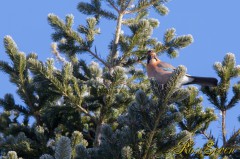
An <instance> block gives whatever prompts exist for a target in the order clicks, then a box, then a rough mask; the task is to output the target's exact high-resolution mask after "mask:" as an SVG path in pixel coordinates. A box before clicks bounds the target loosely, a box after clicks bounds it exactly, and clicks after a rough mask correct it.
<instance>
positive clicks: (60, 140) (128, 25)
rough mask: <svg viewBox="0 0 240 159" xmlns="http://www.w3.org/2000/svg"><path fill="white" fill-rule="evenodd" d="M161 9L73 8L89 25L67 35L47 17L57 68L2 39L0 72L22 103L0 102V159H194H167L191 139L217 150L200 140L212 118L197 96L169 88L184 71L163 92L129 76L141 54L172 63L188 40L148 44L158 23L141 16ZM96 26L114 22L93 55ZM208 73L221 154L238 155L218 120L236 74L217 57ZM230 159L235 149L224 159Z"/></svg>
mask: <svg viewBox="0 0 240 159" xmlns="http://www.w3.org/2000/svg"><path fill="white" fill-rule="evenodd" d="M167 2H168V0H138V1H134V0H104V1H102V0H91V1H90V2H80V3H79V4H78V6H77V8H78V10H79V11H80V12H81V13H82V14H85V15H88V16H90V17H89V18H87V19H86V25H81V24H80V25H79V26H78V28H77V29H74V27H73V23H74V17H73V15H67V16H66V18H65V20H62V19H60V18H59V17H58V16H56V15H54V14H49V16H48V21H49V24H50V25H51V26H52V28H53V29H54V33H53V34H52V39H53V41H54V42H55V43H54V44H53V45H52V48H53V53H54V54H55V57H56V60H59V61H61V63H62V67H61V68H56V67H55V64H54V62H55V60H54V59H48V60H47V61H46V62H43V61H40V60H39V59H38V57H37V54H33V53H31V54H28V55H26V54H25V53H23V52H20V51H19V49H18V47H17V45H16V44H15V42H14V40H13V39H12V38H11V37H10V36H6V37H5V38H4V45H5V49H6V54H7V55H8V56H9V58H10V60H11V63H7V62H5V61H0V70H1V71H3V72H5V73H6V74H8V75H9V78H10V82H12V83H13V84H15V85H16V86H17V89H16V90H17V94H18V95H19V97H20V98H21V99H22V100H23V103H24V105H20V104H17V103H16V102H15V100H14V98H13V95H12V94H6V95H5V96H4V97H3V98H1V99H0V106H1V107H2V108H3V110H4V111H3V112H2V113H1V114H0V123H1V125H0V133H1V134H2V136H1V137H0V146H1V154H2V155H3V156H5V157H4V158H18V156H19V157H23V158H39V157H40V159H54V158H56V159H63V158H64V159H70V158H72V159H73V158H75V159H90V158H91V159H100V158H104V159H113V158H114V159H120V158H122V159H130V158H135V159H138V158H141V159H154V158H183V159H184V158H203V157H204V155H206V154H204V153H201V154H191V153H187V152H181V153H180V154H174V152H176V150H178V149H179V148H181V146H180V145H179V143H186V142H188V141H193V140H194V138H195V137H196V136H197V135H203V136H205V137H206V138H207V140H206V144H207V142H210V141H212V140H213V141H214V142H215V146H216V147H219V145H218V144H217V140H216V139H215V138H214V136H213V135H211V134H207V129H208V128H209V124H210V122H212V121H214V120H216V115H215V114H214V111H213V109H211V108H206V109H205V110H204V109H203V106H202V104H201V102H202V100H203V99H202V97H199V95H198V93H199V90H198V88H195V87H188V88H182V87H179V82H178V81H179V80H180V79H181V78H182V77H183V75H184V74H185V73H186V68H185V67H184V66H179V67H177V69H176V70H175V71H174V74H173V76H172V77H171V79H170V80H169V81H168V83H167V84H165V85H164V86H162V85H159V84H158V83H157V82H156V81H155V80H154V79H148V78H147V77H146V75H145V72H144V70H138V69H136V67H137V66H143V67H144V66H145V65H144V63H145V60H146V52H147V51H148V50H149V49H153V50H155V52H157V53H158V55H161V54H164V53H166V54H167V55H168V56H169V57H170V58H175V57H177V55H178V52H179V50H180V49H182V48H184V47H187V46H188V45H189V44H191V43H192V41H193V39H192V36H191V35H183V36H176V30H175V29H174V28H169V29H168V30H166V32H165V34H164V35H163V41H162V42H161V41H158V40H157V39H156V38H154V37H152V33H153V30H154V29H156V28H157V27H158V25H159V21H158V20H157V19H153V18H150V17H149V12H153V11H155V12H157V13H158V14H159V15H162V16H164V15H166V14H167V13H168V8H167V7H166V6H165V4H166V3H167ZM105 4H107V5H105ZM101 18H106V19H107V20H109V21H114V22H115V24H116V29H115V30H114V29H113V30H112V32H114V36H113V39H112V40H111V41H110V42H109V45H108V46H96V47H95V43H94V40H95V37H97V35H98V34H101V32H100V28H99V27H101ZM122 30H127V34H125V33H123V32H121V31H122ZM102 47H106V48H108V53H107V58H106V59H104V58H102V56H101V53H100V52H102V51H101V48H102ZM83 53H87V54H89V55H90V56H92V57H93V58H94V60H95V61H96V62H92V63H90V64H88V63H89V62H88V61H84V60H83V59H82V58H81V57H82V56H83ZM214 69H215V70H216V72H217V75H218V76H219V77H220V79H221V81H220V84H219V85H218V86H217V87H214V88H209V87H204V88H202V89H201V91H202V92H203V93H204V94H206V95H207V96H208V98H209V101H210V102H211V103H212V104H213V105H214V106H215V107H216V108H217V109H219V110H221V111H222V114H223V118H222V123H223V124H222V130H223V145H222V147H234V148H235V149H239V133H240V131H239V130H238V131H235V132H234V133H233V135H232V136H231V137H230V138H229V139H228V140H227V139H226V133H225V129H226V128H225V124H226V122H225V115H226V111H227V110H229V109H230V108H232V107H233V106H235V105H236V104H237V103H238V101H239V100H240V84H239V83H238V84H235V85H234V86H233V92H234V96H233V98H232V99H231V100H230V101H228V100H227V92H228V89H229V88H230V87H231V86H230V80H231V79H232V78H234V77H237V76H239V75H240V67H239V66H235V57H234V55H233V54H227V55H226V56H225V58H224V61H223V62H222V63H216V64H215V65H214ZM10 116H11V117H12V116H14V117H13V118H10ZM19 116H23V117H24V120H23V122H22V123H20V122H19V121H18V120H17V119H18V117H19ZM29 117H34V119H35V122H34V124H33V125H29ZM192 146H193V145H192ZM221 155H222V154H216V153H215V154H212V156H211V157H212V158H214V157H215V158H217V156H221ZM238 155H239V151H237V150H236V151H234V153H233V154H230V155H225V157H227V156H228V157H230V158H238ZM222 157H224V155H222Z"/></svg>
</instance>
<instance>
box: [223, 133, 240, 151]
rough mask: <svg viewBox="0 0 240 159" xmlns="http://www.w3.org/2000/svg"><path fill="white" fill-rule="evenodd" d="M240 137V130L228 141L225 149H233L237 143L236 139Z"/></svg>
mask: <svg viewBox="0 0 240 159" xmlns="http://www.w3.org/2000/svg"><path fill="white" fill-rule="evenodd" d="M239 136H240V129H238V130H237V131H236V132H235V133H234V134H233V135H232V136H231V137H230V139H228V141H227V142H226V143H225V145H223V147H232V146H234V145H235V144H237V143H236V139H237V138H238V137H239Z"/></svg>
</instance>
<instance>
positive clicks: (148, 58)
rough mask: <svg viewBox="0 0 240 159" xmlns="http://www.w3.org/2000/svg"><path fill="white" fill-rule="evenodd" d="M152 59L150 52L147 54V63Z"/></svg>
mask: <svg viewBox="0 0 240 159" xmlns="http://www.w3.org/2000/svg"><path fill="white" fill-rule="evenodd" d="M151 59H152V56H151V55H150V54H148V56H147V63H149V62H150V60H151Z"/></svg>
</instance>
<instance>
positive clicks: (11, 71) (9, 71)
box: [0, 61, 15, 76]
mask: <svg viewBox="0 0 240 159" xmlns="http://www.w3.org/2000/svg"><path fill="white" fill-rule="evenodd" d="M0 70H2V71H4V72H5V73H7V74H9V75H10V76H14V75H15V73H14V71H15V70H14V69H13V68H12V67H11V66H10V65H9V64H8V63H7V62H5V61H0Z"/></svg>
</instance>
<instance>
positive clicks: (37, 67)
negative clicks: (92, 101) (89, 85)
mask: <svg viewBox="0 0 240 159" xmlns="http://www.w3.org/2000/svg"><path fill="white" fill-rule="evenodd" d="M28 62H29V64H30V69H31V70H32V71H33V72H35V73H38V74H39V73H40V74H41V75H42V76H44V77H45V78H46V79H48V80H49V81H50V82H51V83H52V84H53V85H54V86H55V89H56V90H57V91H58V92H59V93H60V94H62V95H63V96H65V97H67V98H68V99H69V100H70V101H72V102H73V103H74V104H75V105H76V106H77V108H79V109H80V111H82V112H83V113H85V114H86V115H88V116H89V117H90V118H91V119H92V121H93V122H95V118H94V117H93V116H92V115H91V114H90V112H89V111H87V110H86V109H84V108H83V107H82V106H81V104H80V101H79V100H80V99H78V100H76V98H74V96H73V95H72V94H71V92H69V91H68V89H66V88H65V87H64V85H63V83H61V82H60V81H59V80H58V79H57V78H56V77H54V75H53V74H49V71H48V70H47V68H46V67H44V65H43V64H42V63H40V62H39V61H38V60H36V59H29V60H28ZM79 98H80V97H79Z"/></svg>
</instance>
